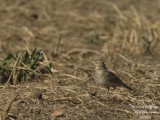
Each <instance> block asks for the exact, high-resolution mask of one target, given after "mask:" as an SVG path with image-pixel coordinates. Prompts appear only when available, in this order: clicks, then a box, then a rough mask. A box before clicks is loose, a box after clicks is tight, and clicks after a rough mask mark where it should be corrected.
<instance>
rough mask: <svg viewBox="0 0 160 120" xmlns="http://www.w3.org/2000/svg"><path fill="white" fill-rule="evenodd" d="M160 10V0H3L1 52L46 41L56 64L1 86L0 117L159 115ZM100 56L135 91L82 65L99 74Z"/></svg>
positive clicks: (129, 119)
mask: <svg viewBox="0 0 160 120" xmlns="http://www.w3.org/2000/svg"><path fill="white" fill-rule="evenodd" d="M159 13H160V1H159V0H154V1H153V0H132V1H131V0H114V1H113V0H80V1H78V0H14V1H13V0H0V53H1V54H0V56H1V57H3V56H5V55H6V54H7V53H8V52H10V51H12V52H17V53H18V52H20V51H21V50H30V51H31V50H33V49H34V48H39V49H43V50H44V52H45V54H46V56H47V58H48V61H51V62H52V63H53V65H54V68H53V69H54V74H53V76H47V77H43V78H42V79H40V80H37V81H34V82H25V83H22V84H18V85H16V86H13V85H11V86H8V87H6V88H5V89H4V88H3V87H4V85H0V120H1V119H7V120H11V119H12V120H54V119H55V120H139V119H149V120H159V119H160V63H159V61H160V21H159V19H160V16H159ZM58 39H61V41H60V44H59V47H58V50H57V51H56V55H55V50H56V47H57V43H58ZM101 57H103V58H104V60H105V63H106V64H107V66H108V67H109V68H110V69H111V70H113V71H114V72H115V73H116V74H117V75H118V76H119V77H120V78H121V79H122V80H123V82H125V83H126V84H127V85H129V86H130V87H132V88H133V89H134V92H131V91H128V90H127V89H125V88H116V89H115V90H113V89H112V90H111V91H110V92H108V91H107V89H106V88H104V87H102V86H99V85H96V84H95V82H94V81H93V80H92V79H89V78H88V76H87V74H86V73H84V72H83V71H81V70H80V69H78V68H83V69H85V70H90V71H91V73H92V74H93V75H94V65H93V64H92V63H91V61H93V60H98V59H99V58H101ZM9 105H10V107H9Z"/></svg>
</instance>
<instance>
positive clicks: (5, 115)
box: [4, 93, 19, 120]
mask: <svg viewBox="0 0 160 120" xmlns="http://www.w3.org/2000/svg"><path fill="white" fill-rule="evenodd" d="M18 95H19V93H17V94H16V95H15V96H14V98H13V99H12V100H11V102H10V104H9V105H8V107H7V109H6V110H5V113H4V120H6V117H7V114H8V112H9V110H10V108H11V105H12V103H13V101H14V100H15V99H16V98H17V96H18Z"/></svg>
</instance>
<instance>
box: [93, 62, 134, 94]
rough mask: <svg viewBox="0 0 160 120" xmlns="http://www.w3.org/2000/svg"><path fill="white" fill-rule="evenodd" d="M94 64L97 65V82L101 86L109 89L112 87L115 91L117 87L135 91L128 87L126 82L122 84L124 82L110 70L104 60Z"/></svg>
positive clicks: (95, 77)
mask: <svg viewBox="0 0 160 120" xmlns="http://www.w3.org/2000/svg"><path fill="white" fill-rule="evenodd" d="M92 63H93V64H95V66H96V67H95V76H94V79H95V82H96V83H97V84H99V85H102V86H105V87H107V89H108V92H109V89H110V87H113V88H114V89H115V88H116V87H124V88H127V89H128V90H131V91H132V90H133V89H132V88H131V87H129V86H128V85H126V84H125V83H124V82H122V80H121V79H120V78H119V77H117V75H116V74H115V73H113V72H112V71H111V70H109V69H108V68H107V67H106V65H105V63H104V61H103V60H99V61H96V62H92Z"/></svg>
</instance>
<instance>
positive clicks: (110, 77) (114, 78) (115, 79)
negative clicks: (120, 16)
mask: <svg viewBox="0 0 160 120" xmlns="http://www.w3.org/2000/svg"><path fill="white" fill-rule="evenodd" d="M107 77H108V80H109V81H110V82H111V83H115V84H123V82H122V81H121V80H120V79H119V78H118V77H117V76H116V75H115V74H114V73H113V72H111V71H108V73H107Z"/></svg>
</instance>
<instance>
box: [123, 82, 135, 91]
mask: <svg viewBox="0 0 160 120" xmlns="http://www.w3.org/2000/svg"><path fill="white" fill-rule="evenodd" d="M122 86H123V87H125V88H127V89H129V90H133V89H132V88H131V87H129V86H127V85H126V84H124V83H123V85H122Z"/></svg>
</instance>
